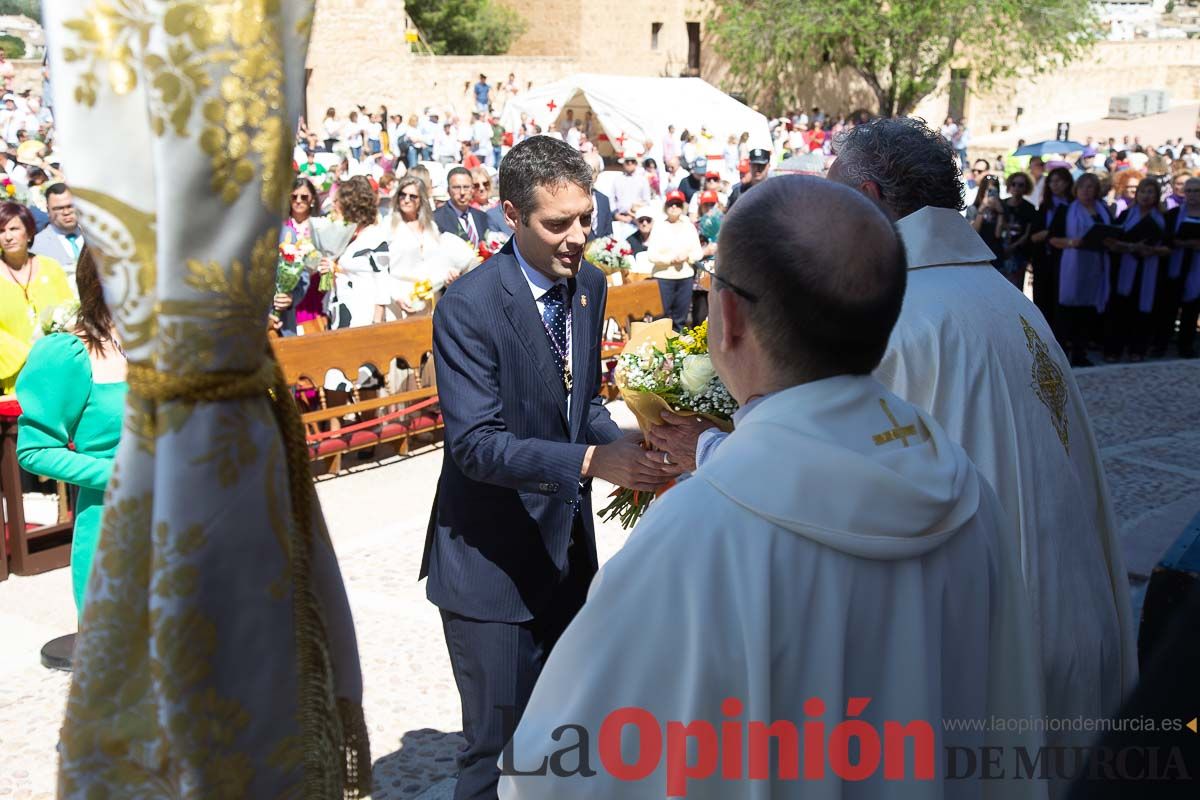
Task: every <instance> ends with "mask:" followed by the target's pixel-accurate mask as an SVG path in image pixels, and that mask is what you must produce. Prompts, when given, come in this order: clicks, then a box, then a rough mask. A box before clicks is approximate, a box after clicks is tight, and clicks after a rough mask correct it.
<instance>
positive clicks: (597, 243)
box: [583, 236, 633, 275]
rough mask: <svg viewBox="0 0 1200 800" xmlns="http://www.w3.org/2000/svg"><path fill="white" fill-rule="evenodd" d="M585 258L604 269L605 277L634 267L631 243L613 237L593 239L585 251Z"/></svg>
mask: <svg viewBox="0 0 1200 800" xmlns="http://www.w3.org/2000/svg"><path fill="white" fill-rule="evenodd" d="M583 257H584V258H586V259H587V260H588V261H590V262H592V263H593V264H595V265H596V266H597V267H599V268H600V269H602V270H603V271H604V274H605V275H612V274H613V273H614V272H620V271H621V270H626V269H629V268H631V267H632V266H633V248H632V247H630V246H629V242H627V241H625V240H624V239H617V238H615V237H612V236H601V237H600V238H598V239H593V240H592V241H591V242H589V243H588V246H587V247H586V248H585V249H584V251H583Z"/></svg>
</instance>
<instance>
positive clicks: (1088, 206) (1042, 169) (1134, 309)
mask: <svg viewBox="0 0 1200 800" xmlns="http://www.w3.org/2000/svg"><path fill="white" fill-rule="evenodd" d="M1021 144H1024V142H1020V143H1019V146H1020V145H1021ZM1073 155H1074V158H1072V160H1069V161H1068V160H1065V159H1064V158H1062V157H1056V158H1051V157H1049V156H1047V157H1043V156H1036V155H1034V156H1025V157H1020V156H1008V157H997V158H996V159H995V160H991V159H987V158H977V159H975V160H974V162H973V163H972V164H971V168H970V172H969V173H968V176H967V180H966V181H965V182H964V186H965V187H966V191H967V205H966V208H965V213H966V216H967V219H968V220H969V221H970V222H971V226H972V227H973V228H974V229H975V230H976V231H977V232H978V233H979V235H980V236H981V237H982V238H983V240H984V241H985V242H986V243H987V244H988V246H989V247H990V248H991V249H992V252H993V253H994V255H995V260H994V262H993V263H994V264H995V266H996V267H997V269H999V270H1000V271H1001V272H1002V273H1004V275H1005V277H1007V278H1008V279H1009V280H1010V281H1012V283H1013V284H1014V285H1015V286H1016V287H1017V288H1019V289H1024V288H1025V286H1026V283H1027V281H1028V280H1030V279H1032V287H1031V295H1032V297H1033V300H1034V303H1035V304H1036V305H1037V306H1038V308H1039V309H1040V310H1041V312H1042V314H1043V315H1044V316H1045V317H1046V319H1047V320H1048V321H1049V322H1050V323H1051V325H1052V326H1053V328H1054V331H1055V335H1056V336H1057V337H1058V339H1059V341H1060V342H1061V343H1062V345H1063V347H1064V349H1066V350H1067V351H1068V352H1069V353H1070V356H1071V363H1072V365H1073V366H1077V367H1086V366H1092V364H1093V361H1092V359H1091V358H1090V357H1089V353H1090V352H1092V351H1099V352H1100V353H1102V357H1103V359H1104V361H1106V362H1108V363H1115V362H1117V361H1120V360H1122V359H1123V358H1126V357H1127V358H1128V359H1129V360H1130V361H1135V362H1136V361H1142V360H1144V359H1145V358H1147V357H1153V358H1157V357H1162V356H1164V355H1166V354H1167V351H1168V348H1169V346H1170V344H1171V340H1172V338H1173V337H1175V331H1176V327H1177V326H1178V331H1179V332H1178V338H1177V339H1176V340H1175V349H1176V353H1177V355H1178V356H1180V357H1181V358H1195V357H1196V347H1195V331H1196V321H1197V311H1198V309H1200V265H1197V260H1198V251H1200V241H1197V239H1196V233H1197V230H1196V226H1195V225H1194V223H1195V221H1196V220H1197V218H1200V214H1197V209H1198V208H1200V152H1198V151H1197V146H1196V144H1194V143H1192V144H1185V143H1184V142H1183V140H1182V138H1178V139H1175V140H1172V141H1168V142H1165V143H1163V144H1162V145H1160V146H1157V147H1156V146H1149V145H1143V144H1142V143H1141V141H1140V139H1139V138H1138V137H1125V138H1124V140H1123V141H1121V142H1118V141H1117V140H1116V139H1115V138H1113V139H1108V140H1107V141H1106V142H1101V143H1097V142H1095V141H1094V140H1093V139H1092V138H1091V137H1088V139H1087V141H1086V143H1085V144H1084V147H1083V149H1082V150H1081V151H1080V152H1078V153H1076V154H1073ZM1097 224H1098V225H1103V226H1107V227H1105V228H1102V229H1099V230H1098V232H1097V234H1095V235H1093V236H1091V237H1088V235H1087V234H1088V231H1089V230H1090V229H1091V228H1092V227H1093V226H1094V225H1097ZM1118 229H1119V230H1118ZM1101 233H1104V234H1105V235H1103V236H1101V235H1100V234H1101ZM1194 265H1195V266H1194Z"/></svg>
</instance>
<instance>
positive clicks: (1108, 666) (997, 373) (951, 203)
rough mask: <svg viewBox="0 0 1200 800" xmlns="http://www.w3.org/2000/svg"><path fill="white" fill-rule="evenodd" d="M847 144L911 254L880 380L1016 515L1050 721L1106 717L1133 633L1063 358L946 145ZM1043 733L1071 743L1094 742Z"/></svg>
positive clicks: (848, 170)
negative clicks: (969, 215) (984, 235)
mask: <svg viewBox="0 0 1200 800" xmlns="http://www.w3.org/2000/svg"><path fill="white" fill-rule="evenodd" d="M839 153H840V155H839V156H838V160H837V161H836V162H834V165H833V167H831V169H830V171H829V178H830V180H834V181H838V182H841V183H845V184H847V185H849V186H851V187H853V188H856V189H858V190H859V191H861V192H863V193H864V194H866V195H867V196H868V197H871V198H872V199H874V200H876V202H878V203H879V204H880V205H881V206H882V207H883V209H884V210H885V211H886V212H887V214H888V215H889V216H890V217H891V218H893V219H894V220H897V222H896V226H897V229H898V230H899V231H900V235H901V237H902V238H903V239H904V243H905V248H906V250H907V252H908V269H909V279H908V289H907V292H906V294H905V297H904V309H903V312H902V313H901V315H900V320H899V321H898V322H897V324H896V328H895V330H894V331H893V332H892V336H891V339H890V341H889V344H888V350H887V353H885V355H884V357H883V360H882V362H881V363H880V365H879V367H878V368H877V369H876V370H875V375H876V377H877V378H879V379H880V381H881V382H882V383H883V384H884V386H886V387H888V388H889V389H890V390H891V391H894V392H895V393H896V394H898V395H900V396H901V397H903V398H904V399H905V400H908V401H909V402H911V403H913V405H915V406H917V407H918V408H920V409H923V410H925V411H927V412H929V413H930V414H932V416H933V418H934V419H936V420H937V421H938V422H939V423H941V425H942V426H943V427H945V429H946V432H947V433H949V434H950V437H951V438H952V439H954V440H955V441H957V442H959V443H961V444H962V446H963V448H964V449H965V450H966V452H967V455H968V456H969V457H970V458H971V460H972V461H973V462H974V463H975V464H976V465H977V466H978V467H979V470H980V472H981V473H982V474H983V476H984V477H985V478H987V480H988V481H989V483H991V485H992V487H993V488H995V490H996V493H997V495H998V496H999V498H1000V504H1001V506H1002V507H1003V508H1004V510H1005V511H1006V512H1007V513H1008V516H1009V520H1010V522H1009V525H1008V526H1007V527H1006V534H1007V537H1008V539H1009V541H1010V542H1012V543H1013V544H1014V545H1015V546H1016V547H1017V548H1018V552H1019V553H1020V558H1021V567H1022V572H1023V573H1024V577H1025V585H1026V590H1027V592H1028V595H1029V599H1030V607H1031V610H1032V617H1031V618H1030V620H1029V625H1030V627H1031V629H1032V630H1033V632H1034V633H1035V636H1036V638H1037V639H1038V640H1039V641H1040V643H1041V650H1042V675H1043V681H1044V691H1045V697H1046V700H1047V714H1048V716H1050V717H1051V718H1061V719H1066V718H1075V717H1083V718H1093V719H1098V718H1101V717H1106V716H1109V715H1110V714H1112V713H1114V712H1115V710H1116V708H1117V707H1118V706H1119V704H1120V701H1121V699H1122V697H1123V696H1124V695H1125V694H1126V693H1127V692H1128V691H1130V690H1131V689H1132V688H1133V686H1134V684H1135V683H1136V681H1137V653H1136V640H1135V638H1134V633H1133V616H1132V610H1131V608H1130V602H1129V584H1128V578H1127V576H1126V573H1125V567H1124V564H1123V559H1122V555H1121V547H1120V542H1119V540H1118V538H1117V525H1116V519H1115V516H1114V514H1113V508H1112V501H1111V500H1110V498H1109V495H1108V487H1107V485H1106V483H1105V479H1104V467H1103V465H1102V463H1101V461H1100V451H1099V448H1098V447H1097V445H1096V439H1095V436H1094V435H1093V434H1092V427H1091V422H1090V420H1089V418H1088V411H1087V406H1086V405H1085V404H1084V402H1083V397H1082V395H1081V394H1080V392H1079V387H1078V386H1077V385H1076V383H1075V379H1074V376H1073V375H1072V373H1071V368H1070V366H1069V364H1068V361H1067V357H1066V355H1065V354H1064V353H1063V351H1062V349H1061V348H1060V347H1059V346H1058V343H1057V342H1056V341H1055V338H1054V334H1053V333H1052V332H1051V331H1050V326H1049V325H1048V324H1047V323H1046V320H1045V318H1044V317H1042V315H1041V312H1039V311H1038V310H1037V307H1036V306H1034V305H1033V303H1031V302H1030V301H1029V300H1028V299H1027V298H1026V297H1025V296H1024V295H1023V294H1021V293H1020V292H1018V291H1017V290H1016V289H1014V288H1013V286H1012V284H1010V283H1008V282H1007V280H1006V279H1005V278H1004V277H1003V276H1002V275H1001V274H1000V273H999V272H998V271H996V269H995V268H993V267H992V266H991V260H992V258H993V257H994V256H993V254H992V252H991V250H990V249H989V248H988V247H987V245H986V244H984V243H983V240H981V239H980V238H979V235H978V234H976V233H975V232H974V231H973V230H972V229H971V227H970V224H969V223H967V222H966V220H964V219H963V218H962V217H961V216H960V215H959V213H958V211H959V207H960V205H961V196H960V189H959V177H958V176H959V171H958V164H957V158H956V154H955V153H954V151H953V149H952V148H951V146H950V144H949V142H947V141H946V140H945V139H943V138H941V137H940V136H939V135H938V134H937V132H936V131H933V130H930V129H928V128H926V127H924V126H923V125H922V124H921V123H920V122H919V121H917V120H912V119H907V118H898V119H881V120H876V121H874V122H872V123H870V124H868V125H860V126H858V127H856V128H854V129H853V131H851V132H849V133H847V134H845V135H844V136H843V138H842V140H841V141H840V143H839ZM733 216H734V215H732V214H731V215H730V218H732V217H733ZM728 224H729V223H728V222H726V225H728ZM721 241H722V245H723V243H724V241H725V230H724V228H722V232H721ZM677 421H678V420H677ZM697 427H699V426H696V425H694V424H691V423H680V424H676V425H672V426H670V427H664V426H658V427H655V428H652V429H651V431H650V438H651V441H653V442H654V443H655V444H656V445H658V446H659V447H661V448H665V449H668V450H669V451H670V452H671V453H672V455H673V457H675V455H676V452H677V451H678V458H676V459H675V460H678V461H680V463H683V464H684V465H685V466H688V465H689V458H690V456H689V453H690V452H696V451H694V450H692V451H689V447H688V444H687V442H688V438H687V434H690V435H691V436H695V431H696V428H697ZM717 438H718V435H717V434H713V433H710V432H706V433H705V434H704V436H703V440H702V441H701V442H700V449H699V451H698V452H696V458H695V463H697V464H699V465H700V466H701V467H703V464H704V463H705V460H706V459H707V458H710V457H712V453H713V452H715V451H714V450H712V449H711V448H712V447H714V446H715V445H717V441H716V439H717ZM1048 736H1049V742H1048V743H1049V744H1052V745H1063V746H1067V745H1069V746H1085V745H1087V744H1089V739H1090V736H1089V735H1088V734H1087V733H1086V732H1073V731H1070V730H1060V731H1052V732H1050V733H1049V734H1048Z"/></svg>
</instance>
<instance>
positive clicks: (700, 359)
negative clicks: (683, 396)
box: [679, 355, 717, 394]
mask: <svg viewBox="0 0 1200 800" xmlns="http://www.w3.org/2000/svg"><path fill="white" fill-rule="evenodd" d="M716 374H717V373H716V370H714V369H713V365H712V359H711V358H709V357H708V356H707V355H691V356H685V357H684V359H683V371H682V372H681V373H680V375H679V380H680V383H682V384H683V388H684V389H686V390H687V391H688V392H689V393H691V394H701V393H702V392H703V391H704V390H705V389H706V388H707V387H708V384H709V382H710V381H712V379H713V378H714V377H716Z"/></svg>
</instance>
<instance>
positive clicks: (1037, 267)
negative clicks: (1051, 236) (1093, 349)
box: [1033, 253, 1062, 342]
mask: <svg viewBox="0 0 1200 800" xmlns="http://www.w3.org/2000/svg"><path fill="white" fill-rule="evenodd" d="M1033 304H1034V305H1035V306H1037V307H1038V311H1041V312H1042V316H1043V317H1045V318H1046V322H1047V323H1049V325H1050V330H1052V331H1054V335H1055V337H1057V338H1058V339H1059V341H1060V342H1061V341H1062V333H1061V332H1060V331H1059V321H1058V318H1057V316H1056V314H1057V311H1058V259H1057V258H1056V257H1055V256H1054V255H1053V254H1050V253H1038V254H1037V256H1036V257H1035V258H1034V260H1033Z"/></svg>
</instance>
